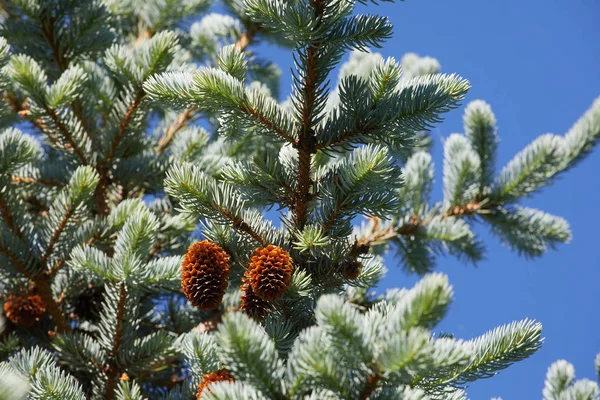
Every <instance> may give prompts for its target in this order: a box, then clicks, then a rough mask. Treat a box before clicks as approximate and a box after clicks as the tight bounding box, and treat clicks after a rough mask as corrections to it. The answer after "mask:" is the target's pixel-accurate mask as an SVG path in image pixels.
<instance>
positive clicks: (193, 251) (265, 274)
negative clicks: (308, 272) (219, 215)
mask: <svg viewBox="0 0 600 400" xmlns="http://www.w3.org/2000/svg"><path fill="white" fill-rule="evenodd" d="M293 272H294V265H293V260H292V257H290V254H289V253H288V252H287V251H285V250H283V249H282V248H280V247H277V246H273V245H271V244H270V245H268V246H265V247H259V248H257V249H256V250H255V251H254V254H253V255H252V257H251V258H250V263H249V265H248V268H247V270H246V272H245V274H244V277H243V283H242V287H241V291H242V296H241V300H242V310H243V311H244V312H246V313H247V314H248V315H250V316H252V317H254V318H257V319H263V318H264V317H265V316H266V314H267V313H268V311H269V310H270V309H271V304H270V303H272V302H273V301H276V300H278V299H280V298H281V296H283V294H284V293H285V291H286V290H287V288H288V287H289V285H290V282H291V280H292V273H293ZM228 279H229V255H228V254H227V252H226V251H225V250H224V249H223V248H221V246H219V245H218V244H216V243H213V242H210V241H208V240H203V241H201V242H196V243H194V244H193V245H192V246H190V248H189V249H188V252H187V253H186V255H185V256H184V258H183V262H182V264H181V285H182V287H183V291H184V293H185V295H186V296H187V298H188V299H189V300H190V301H191V303H192V304H193V305H195V306H196V307H198V308H200V309H201V310H214V309H216V308H217V307H219V305H220V304H221V301H222V300H223V296H224V295H225V291H226V290H227V286H228V284H229V282H228Z"/></svg>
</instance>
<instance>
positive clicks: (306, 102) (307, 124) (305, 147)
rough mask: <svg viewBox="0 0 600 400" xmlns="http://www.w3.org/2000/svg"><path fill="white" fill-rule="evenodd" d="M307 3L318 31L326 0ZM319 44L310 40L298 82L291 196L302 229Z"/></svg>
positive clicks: (312, 146) (314, 144) (312, 151)
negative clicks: (294, 176) (295, 166)
mask: <svg viewBox="0 0 600 400" xmlns="http://www.w3.org/2000/svg"><path fill="white" fill-rule="evenodd" d="M310 5H311V8H312V12H313V20H314V21H315V23H314V27H312V28H313V30H314V31H317V30H318V29H319V28H320V26H321V24H322V23H323V14H324V12H325V2H324V1H323V0H311V1H310ZM321 46H322V44H321V43H320V42H311V43H309V44H308V45H307V48H306V57H305V58H304V77H303V78H304V79H303V82H302V84H301V88H300V90H301V93H300V95H301V98H302V100H303V102H302V106H301V110H300V116H299V119H300V126H299V127H298V134H297V136H298V141H297V142H296V143H295V145H294V147H295V148H296V150H297V151H298V172H297V174H298V175H297V176H298V177H297V179H296V193H295V196H294V207H293V212H294V221H295V223H296V227H297V229H298V230H302V229H304V225H305V224H306V220H307V217H308V204H309V202H310V201H311V200H312V197H313V196H312V195H311V193H310V189H311V187H312V179H311V176H310V175H311V163H312V156H313V154H315V153H316V152H317V141H316V136H315V131H314V126H313V125H314V120H315V119H316V120H318V118H319V117H318V116H317V115H315V114H316V113H318V111H319V109H320V108H321V107H320V106H319V104H318V100H317V96H318V95H319V94H318V93H319V92H320V91H321V90H322V88H319V83H320V82H321V81H322V80H323V78H322V77H321V76H319V74H320V72H319V53H320V51H321V50H320V47H321Z"/></svg>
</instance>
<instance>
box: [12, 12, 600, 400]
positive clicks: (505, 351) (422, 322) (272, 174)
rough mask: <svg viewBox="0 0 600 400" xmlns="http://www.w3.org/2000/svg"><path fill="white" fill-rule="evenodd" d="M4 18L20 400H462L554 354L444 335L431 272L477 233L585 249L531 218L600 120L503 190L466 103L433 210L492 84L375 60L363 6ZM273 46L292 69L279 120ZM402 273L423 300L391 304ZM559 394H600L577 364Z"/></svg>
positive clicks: (536, 331)
mask: <svg viewBox="0 0 600 400" xmlns="http://www.w3.org/2000/svg"><path fill="white" fill-rule="evenodd" d="M0 5H1V8H2V19H1V25H0V89H1V90H2V91H3V98H4V101H3V102H2V104H0V125H1V127H0V128H2V130H1V131H0V282H1V283H0V297H1V300H2V303H3V306H4V307H3V308H4V310H5V315H6V317H7V318H6V319H4V317H2V321H1V322H2V323H1V324H0V357H1V359H0V399H1V400H4V399H11V400H13V399H14V400H16V399H23V398H28V399H84V398H89V399H119V400H125V399H130V400H137V399H145V398H152V399H154V398H157V399H158V398H164V399H190V398H194V397H197V398H201V399H205V400H206V399H278V400H282V399H290V400H291V399H315V400H316V399H360V400H366V399H370V400H374V399H414V400H416V399H434V400H435V399H448V400H452V399H466V398H467V397H466V396H467V394H466V392H465V389H466V388H467V386H468V384H469V382H472V381H475V380H477V379H482V378H488V377H491V376H494V375H495V374H497V373H498V372H499V371H501V370H503V369H505V368H507V367H509V366H510V365H511V364H513V363H515V362H517V361H521V360H523V359H525V358H527V357H529V356H530V355H532V354H533V353H535V352H536V351H537V350H538V349H539V348H540V346H541V345H542V327H541V324H540V323H539V322H536V321H532V320H527V319H526V320H523V321H516V322H509V323H507V324H505V325H502V326H500V327H497V328H492V329H491V330H490V331H489V332H488V333H486V334H484V335H482V336H480V337H477V338H470V339H458V338H454V337H453V336H452V335H449V334H442V333H440V332H437V331H436V326H437V324H438V323H439V322H440V320H441V319H442V318H443V317H444V316H445V314H446V313H447V311H448V309H449V307H450V305H451V302H452V296H453V290H452V287H451V285H450V283H449V282H448V279H447V277H446V276H445V275H442V274H439V273H435V272H433V270H434V268H435V261H436V260H435V258H436V256H438V255H443V254H450V255H453V256H456V257H459V258H460V259H464V260H466V261H468V262H472V263H476V262H479V261H480V260H481V259H482V257H483V254H484V247H483V244H482V243H481V241H480V240H479V239H478V238H477V237H476V235H475V233H474V232H473V228H472V226H473V224H474V223H475V222H482V223H484V224H486V225H488V226H489V227H490V229H491V230H492V232H494V233H495V234H496V235H497V236H498V237H499V239H500V240H501V241H502V242H503V243H505V244H506V245H507V246H508V247H509V248H511V249H514V250H516V251H517V252H518V253H520V254H522V255H524V256H526V257H538V256H541V255H543V254H544V253H545V252H546V251H548V250H549V249H553V248H555V247H557V245H559V244H560V243H565V242H568V241H569V240H570V237H571V233H570V230H569V225H568V223H567V222H566V221H565V220H564V219H562V218H560V217H558V216H554V215H550V214H547V213H545V212H543V211H541V210H536V209H531V208H527V207H524V206H522V205H521V204H520V203H519V202H520V200H521V199H523V198H526V197H528V196H531V195H533V194H534V193H536V192H539V191H540V190H541V189H542V188H543V187H544V186H547V185H550V184H551V183H552V182H553V181H554V180H555V179H556V178H557V177H558V176H559V175H560V174H562V173H563V172H565V171H567V170H568V169H570V168H572V167H573V166H575V165H577V163H579V162H580V161H581V160H582V159H583V158H585V157H586V156H588V155H589V154H590V153H591V150H592V148H593V146H594V145H595V144H596V143H597V142H598V138H599V137H600V100H596V101H595V102H594V103H593V104H592V106H591V108H590V109H589V110H588V111H586V112H585V113H584V115H583V116H582V117H581V118H580V119H579V121H577V122H576V123H575V125H574V126H573V127H572V128H571V129H570V130H569V131H568V132H567V133H566V134H565V135H564V136H560V135H550V134H547V135H543V136H540V137H539V138H538V139H536V140H535V141H534V142H533V143H531V144H530V145H528V146H527V147H525V148H524V149H523V150H522V151H521V152H520V153H518V154H517V155H516V156H515V157H514V159H513V160H512V161H510V162H509V163H508V164H507V165H506V166H505V167H504V168H502V169H500V170H498V169H497V165H496V159H497V152H498V150H499V144H498V143H499V139H498V130H497V127H496V118H495V116H494V114H493V112H492V109H491V107H490V105H488V104H487V103H485V102H483V101H481V100H475V101H472V102H470V103H469V104H467V105H466V108H465V111H464V133H462V134H452V135H450V136H449V137H448V138H446V140H445V142H444V160H443V162H444V164H443V165H444V176H443V186H444V192H443V193H444V195H443V199H442V200H440V201H437V202H432V200H431V192H432V185H433V179H434V173H433V160H432V157H431V155H430V154H429V153H428V149H429V148H430V145H431V139H430V137H429V136H428V134H427V132H428V130H430V129H431V128H432V127H434V126H435V124H436V123H439V122H440V121H441V120H442V119H443V117H444V114H445V113H447V112H449V111H451V110H454V109H456V108H458V107H460V106H461V104H462V102H463V100H464V99H465V96H466V94H467V92H468V90H469V88H470V84H469V82H468V81H467V80H466V79H464V78H462V77H460V76H458V75H456V74H442V73H440V68H441V67H440V64H439V63H438V62H437V60H435V59H433V58H431V57H419V56H418V55H416V54H412V53H411V54H407V55H405V56H404V57H403V58H402V59H401V61H396V60H395V59H392V58H389V59H383V57H382V56H381V55H379V54H377V53H374V52H370V50H369V48H377V47H379V46H381V45H382V44H383V42H384V41H385V40H386V39H389V38H390V37H391V36H392V26H391V24H390V23H389V21H388V19H387V18H385V17H382V16H377V15H371V14H365V15H360V14H359V15H357V14H356V12H355V6H356V2H354V1H349V0H296V1H291V2H282V1H279V0H245V1H231V0H226V1H224V5H225V7H226V11H227V13H228V14H227V15H221V14H216V13H214V12H211V11H210V7H211V6H212V3H211V2H210V1H209V0H185V1H175V0H143V1H142V0H127V1H117V0H2V1H0ZM257 40H268V41H271V42H273V43H275V44H277V45H280V46H285V47H287V48H289V49H291V51H292V53H293V56H294V60H295V67H294V68H293V71H292V76H293V87H292V92H291V94H290V97H289V98H288V99H287V100H286V101H285V102H283V103H280V102H279V101H278V98H279V93H280V91H281V90H280V87H279V81H278V80H279V76H280V72H279V70H278V68H277V67H276V66H275V65H274V64H273V63H271V62H269V61H268V60H263V59H261V58H260V57H259V56H258V55H257V54H255V53H254V52H253V51H252V50H251V47H250V46H251V45H252V44H253V43H255V42H256V41H257ZM348 53H349V54H350V56H349V60H348V61H347V62H346V63H344V64H341V60H342V59H343V57H344V56H345V55H346V54H348ZM340 64H341V65H340ZM338 66H339V67H340V68H339V71H340V73H339V79H338V81H337V83H336V84H335V85H330V82H332V81H333V80H332V73H333V71H334V70H335V69H336V68H337V67H338ZM269 209H270V210H271V214H270V215H276V216H277V217H278V218H279V219H280V220H279V221H277V222H276V223H273V222H272V221H270V220H269V219H268V218H267V217H266V215H265V210H269ZM363 217H365V218H366V220H365V222H364V223H362V225H360V221H359V220H360V219H362V218H363ZM198 227H200V228H201V229H200V230H198ZM201 239H204V241H202V242H199V240H201ZM193 243H195V245H194V246H191V245H192V244H193ZM188 248H189V252H188V253H187V254H186V256H185V258H184V253H185V252H186V251H188ZM388 250H394V251H396V253H397V257H396V258H397V259H398V260H399V263H400V264H401V265H402V267H403V268H405V270H406V271H407V272H409V273H418V274H421V275H423V277H422V278H421V280H420V281H419V282H418V283H417V284H416V285H415V286H414V287H413V288H411V289H396V290H391V291H388V292H387V293H382V294H375V293H373V292H372V290H371V289H372V288H374V287H375V286H376V285H377V283H378V282H379V281H380V280H381V279H382V277H383V276H384V274H385V266H384V264H383V258H382V255H383V254H384V253H385V252H386V251H388ZM183 260H185V261H184V263H183V270H184V271H183V276H184V279H183V284H184V287H183V288H182V279H181V278H182V261H183ZM32 298H34V299H35V301H30V302H27V301H15V300H14V299H32ZM206 299H208V300H210V301H208V300H206ZM26 303H27V304H26ZM38 303H39V304H38ZM23 304H25V305H23ZM196 306H198V307H196ZM7 309H9V310H10V313H9V312H7V311H6V310H7ZM15 313H17V314H18V315H19V316H20V318H11V315H17V314H15ZM19 313H20V314H19ZM27 315H35V318H33V319H32V318H29V320H24V318H23V316H27ZM599 360H600V355H599V356H598V357H597V358H596V369H600V361H599ZM543 396H544V398H545V399H546V400H558V399H581V400H595V399H597V398H598V397H599V396H600V394H599V389H598V385H597V384H596V383H594V382H592V381H589V380H579V381H575V378H574V370H573V367H572V365H570V364H568V363H567V362H566V361H558V362H556V363H555V364H553V365H552V366H551V367H550V369H549V371H548V376H547V380H546V384H545V386H544V391H543Z"/></svg>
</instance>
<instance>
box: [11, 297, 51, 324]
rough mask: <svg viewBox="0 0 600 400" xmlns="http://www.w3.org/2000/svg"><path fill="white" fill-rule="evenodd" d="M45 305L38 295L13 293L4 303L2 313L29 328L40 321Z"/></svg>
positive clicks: (12, 320)
mask: <svg viewBox="0 0 600 400" xmlns="http://www.w3.org/2000/svg"><path fill="white" fill-rule="evenodd" d="M45 313H46V306H45V305H44V301H43V300H42V298H41V297H40V296H39V295H37V294H36V295H29V294H19V295H16V294H13V295H10V296H9V297H8V299H6V302H5V303H4V315H6V318H7V319H8V320H9V321H10V322H12V323H13V324H15V325H17V326H19V327H21V328H31V327H32V326H34V325H37V324H38V323H39V322H40V319H41V317H42V316H43V315H44V314H45Z"/></svg>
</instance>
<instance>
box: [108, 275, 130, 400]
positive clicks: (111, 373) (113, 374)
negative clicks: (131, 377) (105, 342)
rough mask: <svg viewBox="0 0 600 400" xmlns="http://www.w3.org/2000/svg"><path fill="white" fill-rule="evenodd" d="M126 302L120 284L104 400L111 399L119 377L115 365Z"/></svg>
mask: <svg viewBox="0 0 600 400" xmlns="http://www.w3.org/2000/svg"><path fill="white" fill-rule="evenodd" d="M126 302H127V290H125V284H123V283H121V287H120V289H119V304H118V306H117V324H116V326H115V338H114V341H113V347H112V350H111V351H110V355H109V361H108V368H107V378H106V379H107V380H106V392H105V394H104V398H105V399H106V400H110V399H112V398H113V394H114V391H115V384H116V379H117V376H118V375H119V372H120V371H119V366H118V364H117V356H118V355H119V350H120V348H121V341H122V339H123V336H122V334H123V317H124V315H125V305H126Z"/></svg>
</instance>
